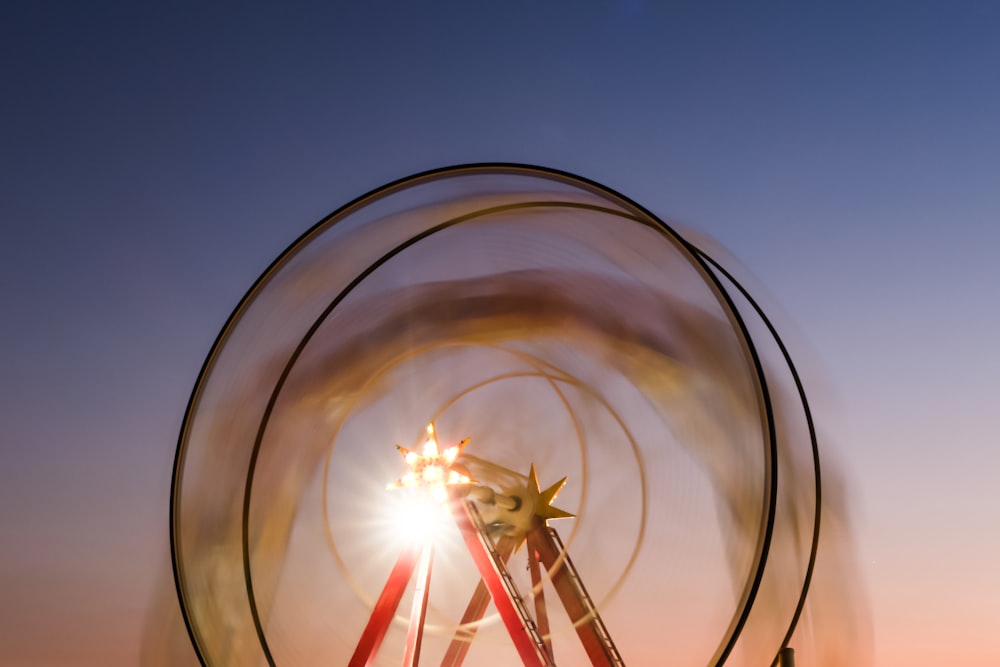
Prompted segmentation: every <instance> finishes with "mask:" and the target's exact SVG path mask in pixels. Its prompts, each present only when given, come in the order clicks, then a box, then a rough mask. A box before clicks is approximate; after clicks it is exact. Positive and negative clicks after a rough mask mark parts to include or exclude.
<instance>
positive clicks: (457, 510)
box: [450, 499, 551, 667]
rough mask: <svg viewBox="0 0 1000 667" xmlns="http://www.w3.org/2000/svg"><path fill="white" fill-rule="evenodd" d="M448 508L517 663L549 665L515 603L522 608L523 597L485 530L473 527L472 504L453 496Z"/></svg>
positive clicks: (473, 510)
mask: <svg viewBox="0 0 1000 667" xmlns="http://www.w3.org/2000/svg"><path fill="white" fill-rule="evenodd" d="M450 509H451V514H452V518H453V519H454V520H455V523H456V524H457V525H458V530H459V532H460V533H461V535H462V539H463V540H464V541H465V545H466V547H467V548H468V550H469V554H470V555H471V556H472V560H473V562H475V564H476V568H477V569H478V570H479V575H480V576H481V577H482V578H483V582H485V584H486V589H487V590H488V591H489V594H490V597H491V598H493V604H495V605H496V607H497V611H498V612H499V613H500V619H501V620H502V621H503V624H504V626H505V627H506V628H507V633H508V634H509V635H510V638H511V640H513V642H514V647H515V648H516V649H517V653H518V655H519V656H520V657H521V662H523V663H524V666H525V667H546V666H547V665H549V664H551V662H550V660H549V659H548V657H547V656H546V655H545V645H544V644H543V643H542V642H541V638H540V637H538V635H537V631H536V630H535V629H534V627H533V625H531V624H532V621H531V619H530V618H527V613H526V610H525V611H524V612H522V611H520V610H519V609H518V607H517V606H516V605H515V599H517V600H518V601H519V602H520V603H521V605H522V607H523V600H521V599H520V598H519V597H518V596H517V592H516V590H514V588H513V586H514V582H513V581H512V580H511V579H510V575H509V574H507V572H506V567H505V566H504V564H503V563H502V562H501V561H500V560H499V557H498V556H497V554H496V549H495V546H494V545H493V543H492V540H491V539H490V537H489V535H487V534H486V533H485V531H481V530H480V529H479V528H477V526H476V523H475V521H474V520H473V517H472V514H471V512H475V507H474V506H473V507H470V505H469V504H468V503H467V502H466V501H465V500H464V499H455V500H454V501H453V502H452V503H451V506H450Z"/></svg>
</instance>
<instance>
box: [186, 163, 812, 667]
mask: <svg viewBox="0 0 1000 667" xmlns="http://www.w3.org/2000/svg"><path fill="white" fill-rule="evenodd" d="M820 505H821V497H820V470H819V458H818V449H817V442H816V435H815V429H814V427H813V423H812V417H811V415H810V412H809V406H808V403H807V400H806V395H805V392H804V389H803V387H802V383H801V381H800V379H799V376H798V374H797V372H796V369H795V366H794V365H793V363H792V361H791V358H790V356H789V354H788V352H787V350H786V348H785V345H784V344H783V342H782V341H781V339H780V338H779V337H778V335H777V332H776V331H775V329H774V327H773V326H772V324H771V322H770V320H769V319H768V318H767V317H766V315H765V314H764V312H763V311H762V310H761V308H760V307H759V306H758V304H757V302H756V301H755V300H754V299H753V298H752V297H751V295H750V294H749V293H748V292H747V291H746V290H745V289H744V288H743V287H742V285H740V284H739V282H737V281H736V279H735V278H734V277H733V276H732V275H731V274H730V273H729V272H728V271H727V270H726V269H725V268H724V267H723V266H722V265H721V264H720V263H718V262H717V261H716V260H715V259H714V258H712V257H710V256H709V255H708V254H706V253H705V252H704V251H702V250H701V249H699V248H697V247H696V246H695V245H694V244H692V243H691V242H690V241H689V240H686V239H685V238H684V237H682V236H681V235H680V234H679V233H678V231H677V230H675V229H674V228H673V227H671V226H669V225H667V224H665V223H664V222H662V221H661V220H660V219H658V218H657V217H656V216H654V215H653V214H652V213H650V212H649V211H647V210H646V209H644V208H642V207H641V206H639V205H638V204H636V203H635V202H633V201H631V200H629V199H628V198H626V197H624V196H623V195H621V194H618V193H616V192H614V191H612V190H610V189H608V188H606V187H604V186H601V185H599V184H597V183H594V182H592V181H589V180H586V179H584V178H581V177H578V176H574V175H571V174H567V173H564V172H560V171H555V170H551V169H545V168H540V167H534V166H528V165H517V164H474V165H462V166H456V167H449V168H444V169H439V170H434V171H430V172H425V173H421V174H418V175H415V176H412V177H409V178H405V179H402V180H399V181H396V182H393V183H390V184H388V185H386V186H383V187H381V188H378V189H376V190H374V191H372V192H370V193H368V194H366V195H364V196H362V197H359V198H358V199H356V200H354V201H352V202H350V203H349V204H347V205H345V206H343V207H341V208H340V209H338V210H337V211H336V212H334V213H332V214H331V215H330V216H328V217H327V218H325V219H323V220H322V221H320V222H319V223H317V224H316V225H315V226H313V227H312V228H311V229H309V230H308V231H307V232H306V233H305V234H303V235H302V236H301V237H300V238H299V239H298V240H297V241H295V242H294V243H293V244H292V245H291V246H290V247H289V248H288V249H287V250H285V252H283V253H282V254H281V255H280V256H279V257H278V258H277V259H276V260H275V261H274V263H273V264H272V265H271V266H270V267H268V269H267V270H266V271H265V272H264V273H263V275H262V276H261V277H260V278H259V279H258V280H257V281H256V282H255V283H254V285H253V286H252V287H251V288H250V290H249V291H248V292H247V294H246V296H245V297H244V298H243V300H242V301H241V302H240V304H239V305H238V306H237V308H236V309H235V310H234V312H233V314H232V315H231V316H230V318H229V320H228V321H227V323H226V325H225V326H224V328H223V330H222V332H221V333H220V334H219V337H218V338H217V340H216V342H215V345H214V346H213V348H212V351H211V353H210V354H209V356H208V358H207V359H206V361H205V364H204V366H203V368H202V371H201V373H200V375H199V377H198V379H197V382H196V384H195V388H194V390H193V392H192V396H191V400H190V402H189V405H188V409H187V412H186V414H185V419H184V424H183V427H182V430H181V435H180V439H179V444H178V449H177V455H176V460H175V466H174V479H173V486H172V494H171V548H172V557H173V566H174V577H175V582H176V585H177V591H178V596H179V600H180V604H181V609H182V613H183V616H184V621H185V624H186V626H187V629H188V632H189V634H190V637H191V640H192V643H193V645H194V647H195V650H196V652H197V654H198V657H199V659H200V660H201V662H202V663H203V664H205V665H210V666H213V667H216V666H229V665H241V666H242V665H258V664H260V665H272V666H279V665H280V666H283V667H284V666H288V665H299V664H328V665H350V666H351V667H359V666H361V665H398V664H403V665H405V666H412V665H417V664H418V663H419V664H424V665H430V664H440V665H442V666H448V667H458V666H459V665H469V666H475V665H490V666H502V665H525V666H532V667H535V666H537V667H542V666H549V665H556V664H558V665H563V666H566V665H583V664H590V665H595V666H596V665H601V666H610V665H625V664H628V665H633V666H634V665H646V664H650V665H659V664H676V665H693V666H699V667H700V666H703V665H709V666H711V665H722V664H726V665H771V664H775V663H776V662H778V660H779V655H783V656H784V657H783V659H782V663H783V665H785V667H787V666H788V665H790V664H791V654H790V651H789V650H788V644H789V641H790V638H791V637H792V635H793V632H794V630H795V628H796V624H797V622H798V620H799V618H800V616H801V614H802V610H803V606H804V604H805V599H806V593H807V591H808V588H809V582H810V578H811V576H812V571H813V566H814V562H815V557H816V549H817V543H818V542H817V541H818V535H819V516H820Z"/></svg>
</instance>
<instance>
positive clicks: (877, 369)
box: [0, 0, 1000, 667]
mask: <svg viewBox="0 0 1000 667" xmlns="http://www.w3.org/2000/svg"><path fill="white" fill-rule="evenodd" d="M139 4H140V3H126V2H122V3H106V2H90V3H58V2H19V3H7V4H6V5H5V8H4V10H3V13H2V15H0V52H2V58H0V68H2V71H3V79H2V82H3V83H2V85H3V94H2V95H0V122H2V126H3V129H4V131H3V138H2V145H0V170H2V171H0V221H2V225H3V243H2V245H0V247H2V250H3V253H2V254H3V263H2V264H0V313H2V318H0V378H2V382H0V423H2V425H3V436H2V439H0V443H2V459H0V461H2V463H0V531H2V532H0V534H2V535H3V538H2V545H3V546H2V549H0V591H2V592H3V595H2V597H3V602H2V603H0V654H3V655H4V656H5V659H7V660H10V661H11V662H10V664H25V665H29V664H30V665H52V666H56V665H59V666H62V665H95V666H96V665H110V664H121V665H127V664H134V663H135V662H136V660H137V656H138V650H139V644H140V640H141V632H142V623H143V621H144V620H145V614H146V611H147V609H148V608H149V606H150V600H151V596H152V592H153V590H154V588H155V586H156V584H157V583H158V577H161V576H162V575H163V573H164V572H165V571H166V570H165V568H166V567H167V560H166V559H167V532H166V531H167V512H168V494H169V488H168V487H169V481H170V471H171V463H172V457H173V451H174V447H175V446H176V438H177V433H178V430H179V427H180V422H181V418H182V415H183V411H184V406H185V404H186V402H187V399H188V395H189V392H190V389H191V386H192V385H193V383H194V380H195V378H196V375H197V373H198V369H199V368H200V366H201V363H202V361H203V360H204V357H205V355H206V354H207V353H208V351H209V348H210V346H211V344H212V341H213V340H214V337H215V336H216V334H217V333H218V331H219V329H220V328H221V326H222V324H223V323H224V322H225V319H226V318H227V316H228V315H229V313H230V311H231V310H232V308H233V307H234V306H235V304H236V303H237V302H238V300H239V299H240V298H241V296H242V295H243V293H244V292H245V290H246V289H247V288H248V287H249V286H250V284H251V283H252V282H253V281H254V279H255V278H256V277H257V276H258V275H259V274H260V272H261V271H262V270H263V269H264V268H265V267H266V266H267V265H268V264H269V263H270V261H271V260H272V259H273V258H274V257H275V256H277V254H278V253H279V252H280V251H281V250H283V249H284V248H285V247H286V246H287V245H288V244H289V243H290V242H292V241H293V240H294V239H295V238H296V237H297V236H298V235H299V234H300V233H301V232H302V231H304V230H305V229H306V228H307V227H308V226H310V225H311V224H312V223H313V222H315V221H316V220H318V219H320V218H321V217H323V216H324V215H326V214H327V213H328V212H330V211H332V210H333V209H334V208H336V207H338V206H339V205H340V204H342V203H344V202H345V201H347V200H349V199H351V198H353V197H355V196H357V195H359V194H361V193H362V192H364V191H367V190H369V189H371V188H373V187H376V186H378V185H380V184H382V183H384V182H386V181H388V180H391V179H395V178H398V177H401V176H405V175H407V174H409V173H412V172H415V171H419V170H423V169H428V168H433V167H437V166H442V165H446V164H452V163H460V162H471V161H516V162H528V163H537V164H543V165H547V166H551V167H556V168H560V169H565V170H568V171H571V172H575V173H579V174H581V175H584V176H587V177H589V178H592V179H595V180H597V181H600V182H603V183H605V184H607V185H609V186H610V187H613V188H615V189H617V190H619V191H621V192H622V193H624V194H626V195H628V196H630V197H632V198H633V199H636V200H637V201H639V202H641V203H643V204H644V205H645V206H646V207H648V208H649V209H651V210H653V211H654V212H656V213H657V214H659V215H660V216H662V217H664V218H667V219H671V220H674V221H677V222H679V223H680V224H681V225H683V226H685V227H688V228H691V229H694V230H697V231H698V232H699V233H701V234H704V235H706V236H709V237H712V238H714V239H715V240H716V241H718V242H719V243H720V244H721V245H723V246H725V247H726V248H727V249H728V250H729V251H730V252H731V253H732V254H733V255H734V256H735V257H736V258H737V259H738V260H739V262H740V263H741V264H742V266H743V267H745V271H746V272H748V273H749V274H751V275H753V276H754V280H753V281H752V285H753V287H754V289H755V291H756V292H757V293H759V294H762V295H763V296H764V302H765V303H766V304H769V308H770V309H771V310H772V312H774V313H775V314H777V315H778V316H779V321H781V322H783V323H784V327H785V329H786V330H787V332H788V333H789V334H790V337H791V341H792V344H793V352H794V353H795V354H796V355H797V357H799V358H800V359H801V360H802V362H803V364H804V366H805V368H806V371H807V372H808V373H810V376H809V377H811V378H812V382H813V384H814V386H813V387H811V388H812V389H813V391H815V392H816V394H817V396H818V397H819V398H818V399H817V400H819V401H820V402H821V403H822V409H823V413H822V414H821V416H820V422H821V426H822V428H823V433H824V435H825V436H826V437H827V438H828V444H829V448H828V450H826V453H827V455H828V456H830V457H833V458H836V459H837V460H838V461H839V462H840V463H841V465H842V466H843V467H844V468H845V469H846V470H847V472H848V475H849V489H848V493H849V495H850V497H851V498H852V509H853V510H854V517H853V518H854V520H855V526H856V537H857V541H858V549H859V558H860V559H861V561H862V563H863V566H864V576H865V578H866V581H865V584H866V587H867V591H868V596H869V602H870V605H871V612H872V619H873V631H874V647H875V648H874V653H875V664H876V665H878V666H879V667H891V666H894V665H909V666H911V667H920V666H922V665H938V664H945V663H946V662H947V663H949V664H963V665H965V664H967V665H996V664H1000V568H998V567H997V565H996V564H997V563H1000V469H998V465H1000V454H998V445H1000V438H998V436H997V429H996V426H995V418H996V414H997V405H998V403H1000V401H998V399H1000V388H998V384H997V382H998V381H997V378H1000V351H998V345H997V343H996V339H997V337H998V334H997V332H998V331H1000V296H998V288H1000V262H998V260H997V259H996V257H995V255H996V249H997V248H998V247H1000V79H998V76H1000V75H998V72H1000V39H998V38H997V36H998V35H1000V5H998V4H997V3H995V2H974V1H970V2H959V3H955V2H939V3H935V2H919V1H909V2H877V3H867V2H866V3H854V2H838V3H826V4H825V5H823V6H820V4H819V3H791V2H780V3H725V4H727V5H728V6H723V3H715V2H711V3H709V2H705V3H683V4H682V3H668V2H642V1H641V0H626V1H620V2H586V3H583V2H575V3H569V2H565V3H562V2H546V3H536V2H530V3H529V2H506V3H480V2H462V3H433V7H432V3H415V2H414V3H385V2H365V3H361V2H355V3H336V2H321V3H298V4H297V5H296V6H294V7H293V6H291V5H282V6H277V5H274V6H265V5H256V4H254V5H252V6H251V4H252V3H240V4H233V5H231V6H229V7H215V8H206V7H203V6H202V4H201V3H191V4H190V6H187V7H183V6H182V4H181V3H169V4H168V5H164V6H158V7H156V8H153V7H140V6H139ZM806 4H811V5H813V6H809V7H807V6H805V5H806Z"/></svg>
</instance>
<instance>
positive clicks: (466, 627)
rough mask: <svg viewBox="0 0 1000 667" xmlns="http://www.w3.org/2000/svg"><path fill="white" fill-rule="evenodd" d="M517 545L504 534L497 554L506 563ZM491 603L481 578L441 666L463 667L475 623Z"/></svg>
mask: <svg viewBox="0 0 1000 667" xmlns="http://www.w3.org/2000/svg"><path fill="white" fill-rule="evenodd" d="M516 545H517V541H516V540H515V539H514V538H512V537H506V536H504V537H501V538H500V539H499V540H497V546H496V550H497V554H498V555H499V556H500V559H501V560H502V561H503V562H504V563H506V562H507V561H508V560H510V556H511V554H512V553H514V547H515V546H516ZM489 604H490V593H489V591H488V590H487V589H486V582H485V581H483V580H482V579H480V580H479V583H478V584H477V585H476V590H474V591H473V592H472V599H470V600H469V605H468V606H467V607H466V608H465V613H464V614H463V615H462V623H461V625H460V626H459V627H458V629H457V630H456V631H455V636H454V637H452V640H451V644H449V645H448V650H447V651H446V652H445V654H444V659H443V660H441V667H461V664H462V663H463V662H464V661H465V656H466V654H467V653H468V652H469V648H470V647H471V646H472V639H473V637H475V636H476V629H477V628H476V625H474V624H475V623H476V622H477V621H480V620H482V618H483V616H485V615H486V608H487V607H488V606H489Z"/></svg>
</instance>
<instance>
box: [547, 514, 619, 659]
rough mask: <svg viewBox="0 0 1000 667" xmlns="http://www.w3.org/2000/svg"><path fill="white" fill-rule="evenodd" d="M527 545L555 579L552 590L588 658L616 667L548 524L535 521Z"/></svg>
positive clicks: (568, 563) (566, 558) (570, 566)
mask: <svg viewBox="0 0 1000 667" xmlns="http://www.w3.org/2000/svg"><path fill="white" fill-rule="evenodd" d="M528 544H529V545H534V548H535V549H536V550H537V553H538V559H539V560H540V561H541V562H542V564H543V565H544V566H545V569H546V570H547V571H548V573H549V576H550V577H551V578H552V586H553V587H554V588H555V589H556V593H557V594H558V595H559V600H560V601H561V602H562V604H563V607H565V609H566V613H567V614H568V615H569V619H570V620H571V621H572V622H573V626H574V627H575V628H576V634H577V635H578V636H579V637H580V643H582V644H583V648H584V650H585V651H586V652H587V656H588V657H589V658H590V662H591V664H592V665H594V667H606V666H610V665H613V664H614V662H613V658H612V657H611V656H610V655H609V654H608V649H607V648H606V647H605V643H604V640H603V639H602V638H601V635H600V633H599V632H598V629H597V624H598V623H599V622H600V621H599V619H597V617H596V616H595V614H596V612H591V610H590V609H588V607H587V605H586V603H585V602H584V601H583V599H582V598H581V595H580V590H579V588H578V587H577V585H575V584H574V582H573V580H572V578H571V576H570V574H569V573H570V570H571V568H572V564H571V563H570V562H569V554H565V555H564V556H563V560H562V561H559V563H558V567H557V563H556V561H557V560H558V559H559V556H560V550H559V547H558V546H557V545H556V544H555V543H554V542H553V541H552V536H551V535H550V534H549V531H548V528H547V527H546V526H545V523H544V522H542V521H539V520H537V519H536V524H535V525H534V526H533V527H532V528H531V530H530V531H529V532H528ZM581 585H582V584H581Z"/></svg>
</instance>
